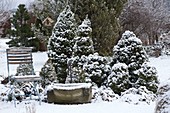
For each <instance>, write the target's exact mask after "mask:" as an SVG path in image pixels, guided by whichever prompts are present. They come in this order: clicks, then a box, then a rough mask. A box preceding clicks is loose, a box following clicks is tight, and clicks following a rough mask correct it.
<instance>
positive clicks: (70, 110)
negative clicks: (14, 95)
mask: <svg viewBox="0 0 170 113" xmlns="http://www.w3.org/2000/svg"><path fill="white" fill-rule="evenodd" d="M6 41H8V39H0V76H7V64H6V53H5V49H6V48H8V46H7V45H6V44H5V42H6ZM33 59H34V61H33V62H34V68H35V71H36V72H39V71H40V70H41V67H42V65H43V64H44V63H45V62H46V60H47V54H46V53H45V52H43V53H41V52H37V53H33ZM150 62H151V64H152V65H153V66H155V67H156V68H157V70H158V76H159V79H160V82H163V81H165V80H167V79H168V78H170V77H169V76H170V75H169V73H170V65H169V64H170V56H162V57H159V58H150ZM15 70H16V69H15V67H12V68H11V70H10V72H11V73H15ZM3 87H4V86H3V85H1V84H0V92H2V90H3ZM154 108H155V102H152V103H150V104H146V103H140V104H138V105H134V104H129V103H127V102H123V101H121V100H120V99H118V100H115V101H113V102H103V101H97V102H96V103H88V104H79V105H58V104H48V103H44V102H42V104H41V105H39V104H38V102H35V101H33V102H31V103H27V104H25V103H24V102H22V103H19V104H18V105H17V107H16V108H15V107H14V104H13V103H12V102H2V101H0V113H10V112H11V113H61V112H62V113H154ZM34 111H35V112H34Z"/></svg>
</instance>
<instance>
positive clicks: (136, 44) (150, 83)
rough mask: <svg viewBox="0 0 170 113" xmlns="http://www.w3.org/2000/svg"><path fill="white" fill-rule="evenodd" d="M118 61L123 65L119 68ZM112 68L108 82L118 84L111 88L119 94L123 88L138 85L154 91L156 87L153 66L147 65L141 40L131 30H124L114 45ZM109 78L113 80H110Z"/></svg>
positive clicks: (156, 80) (155, 72) (156, 82)
mask: <svg viewBox="0 0 170 113" xmlns="http://www.w3.org/2000/svg"><path fill="white" fill-rule="evenodd" d="M120 63H123V65H124V66H121V68H120V65H119V64H120ZM117 66H118V67H117ZM123 67H124V68H123ZM125 67H126V68H125ZM112 69H113V70H112V73H111V75H110V76H109V79H110V81H108V82H109V86H112V84H113V85H115V84H117V85H118V86H117V87H116V89H114V88H115V87H113V88H112V89H113V91H115V92H117V93H118V94H121V91H123V90H126V89H129V88H139V87H140V86H146V88H147V89H148V90H150V91H153V92H154V93H156V91H157V87H158V79H157V75H156V74H157V71H156V69H155V68H154V67H151V66H149V64H148V58H147V55H146V52H145V51H144V49H143V46H142V42H141V40H140V39H138V38H137V37H136V35H135V34H134V33H133V32H130V31H125V33H123V35H122V38H121V39H120V40H119V41H118V44H117V45H116V46H114V48H113V67H112ZM120 70H122V71H120ZM117 76H119V77H117ZM111 79H113V80H112V81H111ZM120 83H121V84H120ZM120 86H121V87H120Z"/></svg>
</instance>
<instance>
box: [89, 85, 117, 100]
mask: <svg viewBox="0 0 170 113" xmlns="http://www.w3.org/2000/svg"><path fill="white" fill-rule="evenodd" d="M92 93H93V94H92V102H100V101H107V102H112V101H114V100H116V99H119V95H117V94H115V93H114V92H113V91H112V89H110V88H106V87H100V88H98V87H93V90H92Z"/></svg>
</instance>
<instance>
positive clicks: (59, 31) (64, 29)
mask: <svg viewBox="0 0 170 113" xmlns="http://www.w3.org/2000/svg"><path fill="white" fill-rule="evenodd" d="M74 37H75V19H74V13H73V12H72V11H71V10H70V7H69V6H66V8H65V9H64V10H63V12H61V13H60V15H59V17H58V18H57V22H56V23H55V25H54V28H53V31H52V35H51V37H50V39H49V43H48V56H49V58H50V59H51V60H52V63H53V65H54V67H55V71H56V74H57V76H58V80H59V82H62V83H64V82H65V80H66V77H67V62H68V58H71V57H72V53H73V45H74V42H73V39H74Z"/></svg>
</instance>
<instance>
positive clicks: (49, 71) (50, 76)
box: [40, 59, 58, 87]
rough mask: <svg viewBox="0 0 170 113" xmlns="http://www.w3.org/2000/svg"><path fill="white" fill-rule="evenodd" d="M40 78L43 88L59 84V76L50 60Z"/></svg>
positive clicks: (42, 69)
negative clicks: (55, 83)
mask: <svg viewBox="0 0 170 113" xmlns="http://www.w3.org/2000/svg"><path fill="white" fill-rule="evenodd" d="M40 76H41V77H42V86H43V87H45V86H46V85H49V84H51V83H54V82H58V80H57V75H56V72H55V69H54V67H53V64H52V62H51V60H50V59H48V60H47V62H46V63H45V64H44V66H43V67H42V68H41V72H40Z"/></svg>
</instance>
